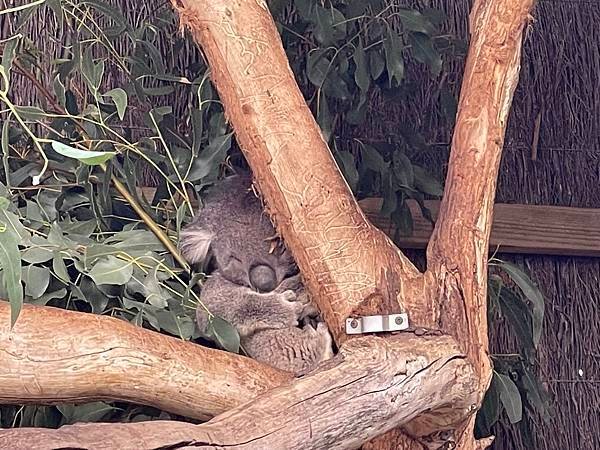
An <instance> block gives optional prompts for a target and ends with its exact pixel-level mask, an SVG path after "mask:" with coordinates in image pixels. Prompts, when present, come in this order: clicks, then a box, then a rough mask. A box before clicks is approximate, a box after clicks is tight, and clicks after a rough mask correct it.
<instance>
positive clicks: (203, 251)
mask: <svg viewBox="0 0 600 450" xmlns="http://www.w3.org/2000/svg"><path fill="white" fill-rule="evenodd" d="M213 238H214V235H213V234H212V233H210V232H209V231H205V230H201V229H199V228H191V229H190V228H187V229H184V230H181V232H180V233H179V249H180V250H181V253H182V255H183V257H184V258H185V259H186V261H187V262H189V263H190V264H198V263H204V262H205V261H206V256H207V255H208V251H209V249H210V243H211V242H212V240H213Z"/></svg>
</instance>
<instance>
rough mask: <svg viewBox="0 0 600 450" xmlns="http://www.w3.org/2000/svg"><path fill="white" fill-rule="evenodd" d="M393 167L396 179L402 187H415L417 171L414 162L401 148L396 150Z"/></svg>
mask: <svg viewBox="0 0 600 450" xmlns="http://www.w3.org/2000/svg"><path fill="white" fill-rule="evenodd" d="M393 169H394V176H395V179H396V180H397V181H398V183H399V186H400V187H403V188H409V189H412V188H414V185H415V172H414V169H413V165H412V162H411V161H410V159H408V157H407V156H406V155H405V154H404V152H402V151H400V150H397V151H395V152H394V155H393Z"/></svg>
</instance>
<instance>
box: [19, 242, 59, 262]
mask: <svg viewBox="0 0 600 450" xmlns="http://www.w3.org/2000/svg"><path fill="white" fill-rule="evenodd" d="M55 248H56V247H55V246H52V245H49V246H48V247H37V246H36V247H29V248H27V249H25V250H24V251H23V253H22V254H21V258H22V259H23V261H25V262H28V263H30V264H40V263H44V262H46V261H50V260H51V259H52V256H53V254H54V249H55Z"/></svg>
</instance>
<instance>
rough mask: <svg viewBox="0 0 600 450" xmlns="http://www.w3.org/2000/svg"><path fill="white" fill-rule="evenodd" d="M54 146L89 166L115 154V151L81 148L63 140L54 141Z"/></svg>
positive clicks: (59, 151) (60, 151)
mask: <svg viewBox="0 0 600 450" xmlns="http://www.w3.org/2000/svg"><path fill="white" fill-rule="evenodd" d="M52 148H53V149H54V151H55V152H56V153H60V154H61V155H63V156H66V157H67V158H73V159H76V160H77V161H80V162H82V163H83V164H86V165H88V166H97V165H100V164H104V163H105V162H106V161H108V160H109V159H111V158H112V157H113V156H115V154H116V153H115V152H97V151H93V150H79V149H76V148H73V147H70V146H68V145H66V144H63V143H62V142H57V141H52Z"/></svg>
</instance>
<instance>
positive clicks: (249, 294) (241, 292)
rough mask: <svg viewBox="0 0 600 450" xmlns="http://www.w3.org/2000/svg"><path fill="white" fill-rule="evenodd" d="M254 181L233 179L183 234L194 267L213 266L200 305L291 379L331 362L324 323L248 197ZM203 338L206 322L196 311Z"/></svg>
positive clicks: (255, 355) (254, 199) (212, 194)
mask: <svg viewBox="0 0 600 450" xmlns="http://www.w3.org/2000/svg"><path fill="white" fill-rule="evenodd" d="M251 183H252V178H251V176H250V175H249V174H241V175H235V176H232V177H229V178H227V179H225V180H223V181H222V182H220V183H219V184H218V185H217V186H215V187H214V188H213V189H211V190H210V192H209V194H208V196H207V197H206V201H205V206H204V208H203V209H202V210H201V211H200V213H199V214H198V215H197V216H196V217H195V218H194V220H193V221H192V223H190V225H188V226H187V227H186V228H184V229H183V230H182V231H181V233H180V243H179V245H180V248H181V251H182V254H183V256H184V257H185V258H186V260H187V261H188V262H189V263H191V264H198V263H200V264H203V265H204V266H206V263H207V262H208V261H209V260H210V259H211V257H212V260H213V262H214V267H215V270H214V271H213V272H212V273H211V274H210V276H209V278H208V279H207V281H206V282H205V283H204V285H203V288H202V292H201V294H200V301H201V302H202V304H203V305H204V306H205V307H206V308H207V309H208V310H209V311H210V312H211V313H212V314H214V315H217V316H219V317H222V318H223V319H225V320H226V321H228V322H229V323H231V324H232V325H233V326H235V327H236V329H237V331H238V333H239V335H240V340H241V344H242V347H243V348H244V349H245V351H246V352H247V354H248V356H250V357H252V358H254V359H257V360H259V361H262V362H264V363H266V364H270V365H272V366H274V367H277V368H280V369H282V370H288V371H292V372H294V373H304V372H307V371H310V370H311V369H312V368H313V367H315V366H316V364H318V363H319V362H320V361H323V360H324V359H328V358H330V357H331V356H333V349H332V339H331V335H330V334H329V331H328V330H327V327H326V326H325V324H324V323H319V324H317V325H316V328H315V327H314V326H313V325H312V324H311V323H310V322H311V320H312V319H314V318H316V317H317V310H316V308H315V307H314V306H313V305H312V304H311V302H310V301H309V298H308V296H307V294H306V292H305V290H304V286H303V285H302V281H301V279H300V275H299V274H298V268H297V267H296V264H295V263H294V260H293V258H292V256H291V254H290V253H289V252H288V251H287V250H286V249H285V248H282V247H281V246H277V245H274V244H276V240H274V237H275V230H274V228H273V226H272V224H271V222H270V220H269V218H268V217H266V215H265V214H263V210H262V206H261V203H260V200H259V199H258V198H257V197H256V196H255V195H254V193H253V192H252V190H251ZM196 319H197V323H198V327H199V328H200V330H201V331H204V330H206V325H207V323H208V315H207V313H206V310H205V308H203V307H202V305H198V307H197V309H196Z"/></svg>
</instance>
